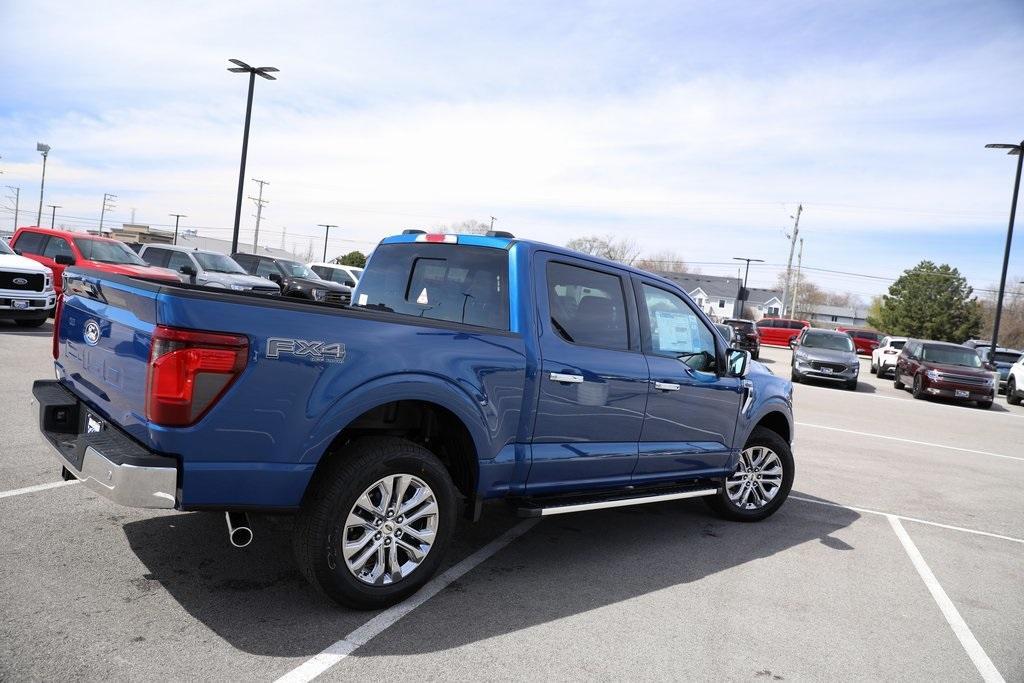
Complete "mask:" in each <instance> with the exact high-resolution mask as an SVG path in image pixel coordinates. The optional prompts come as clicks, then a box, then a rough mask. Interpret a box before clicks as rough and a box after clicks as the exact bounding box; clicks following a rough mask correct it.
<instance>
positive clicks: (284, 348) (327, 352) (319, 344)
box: [267, 337, 345, 363]
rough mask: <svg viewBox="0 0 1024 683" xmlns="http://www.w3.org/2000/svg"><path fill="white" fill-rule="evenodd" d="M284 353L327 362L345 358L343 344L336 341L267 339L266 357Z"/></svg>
mask: <svg viewBox="0 0 1024 683" xmlns="http://www.w3.org/2000/svg"><path fill="white" fill-rule="evenodd" d="M284 355H288V356H295V357H296V358H308V359H310V360H313V361H324V362H327V363H342V362H344V360H345V345H344V344H340V343H338V342H331V343H330V344H328V343H327V342H323V341H311V340H307V339H285V338H284V337H270V338H269V339H267V358H280V357H281V356H284Z"/></svg>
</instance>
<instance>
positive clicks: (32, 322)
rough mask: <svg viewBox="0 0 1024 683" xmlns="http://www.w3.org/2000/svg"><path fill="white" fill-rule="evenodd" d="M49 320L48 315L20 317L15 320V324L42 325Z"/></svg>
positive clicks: (25, 325) (23, 325)
mask: <svg viewBox="0 0 1024 683" xmlns="http://www.w3.org/2000/svg"><path fill="white" fill-rule="evenodd" d="M47 320H48V318H47V317H46V316H43V317H42V318H18V319H16V320H15V321H14V324H15V325H17V326H18V327H41V326H42V324H43V323H45V322H46V321H47Z"/></svg>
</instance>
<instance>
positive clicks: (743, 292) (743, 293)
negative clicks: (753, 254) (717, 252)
mask: <svg viewBox="0 0 1024 683" xmlns="http://www.w3.org/2000/svg"><path fill="white" fill-rule="evenodd" d="M732 260H733V261H746V262H747V269H746V270H745V271H744V272H743V288H742V290H741V291H740V301H742V302H743V303H741V304H740V315H741V316H742V315H743V309H744V308H746V306H747V276H748V275H750V262H751V261H753V262H754V263H764V259H762V258H745V257H743V256H733V257H732ZM734 313H735V311H734Z"/></svg>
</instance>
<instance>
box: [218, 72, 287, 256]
mask: <svg viewBox="0 0 1024 683" xmlns="http://www.w3.org/2000/svg"><path fill="white" fill-rule="evenodd" d="M228 61H229V62H231V63H232V64H234V65H235V66H233V67H228V71H230V72H232V73H236V74H241V73H247V74H249V97H248V99H247V100H246V103H245V131H244V132H243V133H242V163H241V166H240V167H239V169H238V197H237V199H236V200H235V230H234V232H233V233H232V234H231V253H232V254H234V253H235V252H236V251H238V226H239V224H240V223H241V220H242V190H243V189H244V187H245V157H246V156H247V155H248V153H249V120H250V119H251V118H252V92H253V89H254V88H255V87H256V76H260V77H262V78H265V79H267V80H268V81H274V80H277V79H276V78H275V77H274V76H271V75H270V73H271V72H275V71H277V70H278V69H277V68H276V67H273V66H257V67H252V66H249V65H248V64H246V63H245V62H243V61H241V60H238V59H229V60H228Z"/></svg>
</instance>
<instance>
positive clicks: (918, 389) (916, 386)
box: [910, 375, 924, 400]
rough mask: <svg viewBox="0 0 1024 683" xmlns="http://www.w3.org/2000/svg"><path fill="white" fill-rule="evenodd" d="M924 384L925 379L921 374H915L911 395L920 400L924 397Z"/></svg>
mask: <svg viewBox="0 0 1024 683" xmlns="http://www.w3.org/2000/svg"><path fill="white" fill-rule="evenodd" d="M922 384H923V380H922V379H921V375H914V383H913V385H911V387H910V395H911V396H913V397H914V398H916V399H918V400H921V399H923V398H924V387H923V386H922Z"/></svg>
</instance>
